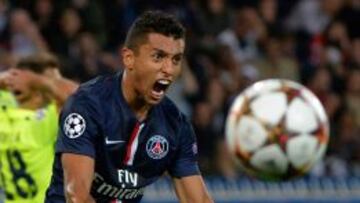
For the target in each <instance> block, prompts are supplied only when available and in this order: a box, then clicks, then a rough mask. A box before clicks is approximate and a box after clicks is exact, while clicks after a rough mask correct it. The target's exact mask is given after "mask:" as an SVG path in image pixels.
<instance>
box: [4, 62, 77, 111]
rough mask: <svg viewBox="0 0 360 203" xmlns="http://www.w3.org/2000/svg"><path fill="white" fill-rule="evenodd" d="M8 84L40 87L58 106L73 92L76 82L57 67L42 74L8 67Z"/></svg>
mask: <svg viewBox="0 0 360 203" xmlns="http://www.w3.org/2000/svg"><path fill="white" fill-rule="evenodd" d="M8 78H9V79H8V81H9V83H13V84H8V85H12V86H15V85H19V83H23V84H25V85H29V86H30V87H32V88H36V89H40V90H41V91H43V92H44V93H45V94H46V95H48V96H49V97H50V98H53V99H55V100H56V102H57V104H58V106H59V107H61V106H63V104H64V102H65V101H66V99H67V98H68V97H69V96H70V95H71V94H72V93H74V92H75V90H76V89H77V88H78V84H77V83H76V82H74V81H71V80H69V79H66V78H64V77H62V76H61V75H60V73H59V72H58V70H57V69H55V68H54V69H51V68H50V69H48V70H46V71H45V73H43V74H37V73H34V72H33V71H30V70H19V69H15V68H13V69H10V70H9V75H8Z"/></svg>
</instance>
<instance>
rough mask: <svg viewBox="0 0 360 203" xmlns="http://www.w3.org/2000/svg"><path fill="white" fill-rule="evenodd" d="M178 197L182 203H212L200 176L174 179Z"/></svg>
mask: <svg viewBox="0 0 360 203" xmlns="http://www.w3.org/2000/svg"><path fill="white" fill-rule="evenodd" d="M173 181H174V186H175V191H176V195H177V197H178V199H179V201H180V202H181V203H212V202H213V200H212V199H211V197H210V195H209V193H208V192H207V190H206V187H205V184H204V181H203V178H202V177H201V176H200V175H193V176H187V177H182V178H173Z"/></svg>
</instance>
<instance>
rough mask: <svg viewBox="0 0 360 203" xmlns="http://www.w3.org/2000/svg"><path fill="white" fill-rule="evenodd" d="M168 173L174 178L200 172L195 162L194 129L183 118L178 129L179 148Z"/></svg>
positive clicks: (195, 144)
mask: <svg viewBox="0 0 360 203" xmlns="http://www.w3.org/2000/svg"><path fill="white" fill-rule="evenodd" d="M168 171H169V174H170V175H171V176H173V177H176V178H181V177H185V176H191V175H198V174H200V171H199V167H198V162H197V143H196V138H195V133H194V130H193V129H192V126H191V124H190V122H189V121H187V120H186V119H184V121H183V122H182V125H181V127H180V130H179V149H178V152H177V155H176V158H175V160H174V161H173V162H172V163H171V165H170V168H169V170H168Z"/></svg>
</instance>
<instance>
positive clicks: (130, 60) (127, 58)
mask: <svg viewBox="0 0 360 203" xmlns="http://www.w3.org/2000/svg"><path fill="white" fill-rule="evenodd" d="M121 56H122V61H123V64H124V67H125V69H128V70H130V71H131V70H132V69H133V67H134V57H135V56H134V52H133V51H132V50H131V49H129V48H127V47H124V48H122V49H121Z"/></svg>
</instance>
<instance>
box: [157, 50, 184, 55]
mask: <svg viewBox="0 0 360 203" xmlns="http://www.w3.org/2000/svg"><path fill="white" fill-rule="evenodd" d="M153 50H155V51H158V52H160V53H161V54H165V55H173V56H179V55H180V56H182V55H184V53H183V52H179V53H175V54H171V53H168V52H166V51H164V50H162V49H159V48H153Z"/></svg>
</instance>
